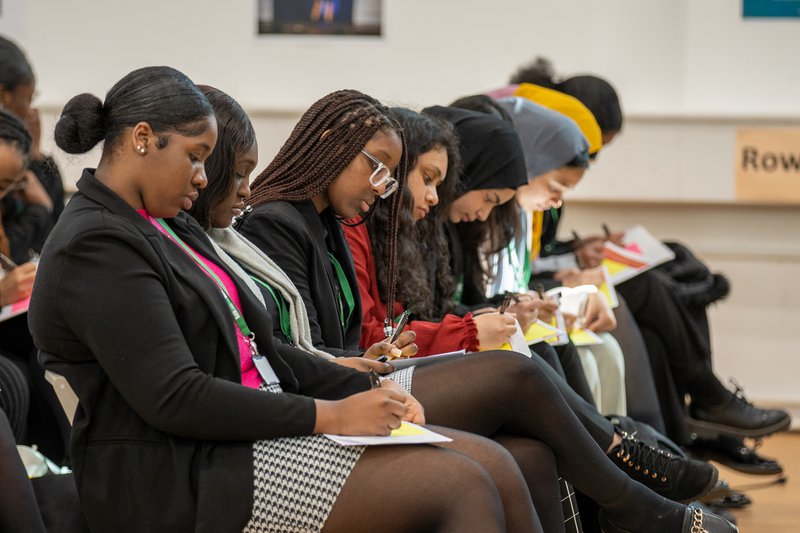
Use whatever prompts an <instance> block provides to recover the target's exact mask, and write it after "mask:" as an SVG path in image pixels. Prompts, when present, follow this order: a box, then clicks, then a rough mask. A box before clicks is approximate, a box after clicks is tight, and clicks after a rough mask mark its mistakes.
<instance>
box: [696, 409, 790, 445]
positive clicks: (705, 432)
mask: <svg viewBox="0 0 800 533" xmlns="http://www.w3.org/2000/svg"><path fill="white" fill-rule="evenodd" d="M686 424H687V426H688V427H689V431H690V432H691V433H692V436H693V437H701V438H704V439H716V438H719V437H721V436H728V437H749V438H753V439H757V438H761V437H768V436H769V435H772V434H773V433H778V432H779V431H785V430H787V429H789V426H791V425H792V419H791V418H790V417H786V418H785V419H783V420H780V421H778V422H775V423H774V424H772V425H771V426H766V427H761V428H753V429H745V428H737V427H734V426H726V425H724V424H715V423H713V422H705V421H703V420H698V419H696V418H692V417H691V416H688V415H687V416H686Z"/></svg>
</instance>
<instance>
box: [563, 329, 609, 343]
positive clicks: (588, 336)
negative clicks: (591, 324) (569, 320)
mask: <svg viewBox="0 0 800 533" xmlns="http://www.w3.org/2000/svg"><path fill="white" fill-rule="evenodd" d="M569 338H570V339H571V340H572V343H573V344H574V345H575V346H593V345H595V344H603V340H602V339H601V338H600V337H598V336H597V334H596V333H594V332H592V331H587V330H585V329H581V328H575V329H573V330H572V331H570V332H569Z"/></svg>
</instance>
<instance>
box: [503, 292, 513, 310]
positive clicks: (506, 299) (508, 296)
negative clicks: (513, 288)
mask: <svg viewBox="0 0 800 533" xmlns="http://www.w3.org/2000/svg"><path fill="white" fill-rule="evenodd" d="M513 297H514V295H513V294H511V293H510V292H507V293H506V295H505V297H504V298H503V303H501V304H500V314H501V315H502V314H503V313H505V312H506V309H508V306H509V305H511V300H512V299H513Z"/></svg>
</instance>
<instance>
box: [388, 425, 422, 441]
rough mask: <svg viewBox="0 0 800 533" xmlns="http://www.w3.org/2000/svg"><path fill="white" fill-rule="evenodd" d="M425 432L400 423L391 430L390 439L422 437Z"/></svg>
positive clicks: (416, 427)
mask: <svg viewBox="0 0 800 533" xmlns="http://www.w3.org/2000/svg"><path fill="white" fill-rule="evenodd" d="M424 434H425V430H424V429H422V428H421V427H419V426H412V425H411V424H406V423H405V422H400V427H399V428H397V429H393V430H392V434H391V436H392V437H413V436H416V435H424Z"/></svg>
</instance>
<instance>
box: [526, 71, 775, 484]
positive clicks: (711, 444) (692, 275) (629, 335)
mask: <svg viewBox="0 0 800 533" xmlns="http://www.w3.org/2000/svg"><path fill="white" fill-rule="evenodd" d="M556 78H557V77H556V74H555V70H554V68H553V66H552V65H551V64H550V63H549V62H548V61H546V60H542V59H537V61H536V62H534V63H533V64H531V65H530V66H527V67H523V68H521V69H520V71H518V73H517V74H516V75H515V80H516V82H528V83H534V84H537V85H541V86H544V87H549V88H552V89H555V90H557V91H562V92H564V93H567V94H569V95H571V96H573V97H575V98H577V99H578V100H580V101H581V102H582V103H583V104H585V105H586V106H587V107H588V108H589V109H590V110H591V111H592V113H593V114H594V116H595V117H596V119H597V122H598V124H599V126H600V128H601V130H602V135H603V141H604V145H605V144H608V142H610V141H611V139H613V138H614V137H615V136H616V135H617V134H619V132H620V131H621V129H622V125H623V115H622V109H621V106H620V102H619V97H618V95H617V92H616V91H615V90H614V88H613V86H612V85H611V84H610V83H609V82H608V81H607V80H604V79H603V78H600V77H597V76H593V75H583V76H573V77H570V78H567V79H564V80H563V81H559V80H557V79H556ZM551 214H552V215H553V216H552V218H551ZM562 216H563V212H562V209H561V208H559V209H558V210H557V211H553V212H551V213H547V214H546V216H545V224H544V225H545V232H544V239H543V240H544V242H546V243H547V244H545V245H544V246H543V252H544V254H546V255H550V254H553V255H557V254H567V253H571V252H574V254H575V256H576V258H577V260H578V263H579V264H580V265H581V266H582V267H584V268H592V267H594V266H596V265H599V264H600V262H601V261H602V259H603V245H604V242H605V241H610V242H613V243H615V244H617V245H622V244H623V243H622V237H623V233H622V232H615V231H611V230H610V229H609V228H608V227H607V226H605V224H602V227H603V234H601V235H594V236H589V237H586V238H584V239H580V241H563V242H561V241H556V239H555V235H556V231H557V226H558V221H559V220H560V218H561V217H562ZM598 225H601V224H598ZM665 244H667V245H668V246H669V247H670V248H671V249H672V250H673V251H674V252H675V254H676V259H674V260H672V261H670V262H668V263H666V264H664V265H660V266H659V267H657V270H659V271H660V272H662V273H665V274H666V275H667V276H669V278H670V280H671V285H673V286H675V287H678V289H677V292H678V294H679V298H680V299H681V300H682V302H683V304H684V306H685V308H686V310H687V311H688V312H686V313H683V320H686V321H688V322H694V323H695V325H696V329H698V330H699V331H700V335H701V337H705V339H704V340H705V345H706V346H710V338H709V334H708V331H709V325H708V317H707V314H706V307H707V306H708V305H709V304H711V303H713V302H715V301H719V300H721V299H723V298H724V297H725V296H727V294H728V292H729V284H728V281H727V279H726V278H725V276H723V275H722V274H718V273H712V272H711V271H710V270H709V269H708V267H706V265H704V264H703V263H702V262H701V261H700V260H698V259H697V258H696V257H695V256H694V254H693V253H692V252H691V250H689V249H688V248H687V247H686V246H684V245H683V244H679V243H674V242H669V243H665ZM584 275H587V276H592V275H593V274H592V273H591V272H589V273H585V274H584ZM576 283H580V281H576ZM640 283H645V282H644V281H642V282H640ZM649 283H652V282H649ZM624 285H625V284H623V287H624ZM625 290H627V289H625V288H623V291H625ZM644 293H645V294H649V295H650V296H649V297H652V295H653V294H654V291H649V292H648V291H644ZM628 296H631V295H630V294H629V295H628ZM649 297H648V298H649ZM648 301H649V300H648ZM640 302H641V300H640V299H638V298H633V299H632V303H634V304H639V303H640ZM666 306H667V307H671V305H670V304H666ZM652 307H653V308H654V309H656V310H657V309H659V308H661V307H663V305H657V304H653V306H652ZM655 312H656V313H657V312H658V311H655ZM637 314H639V315H644V314H645V313H644V312H643V311H642V310H641V309H637ZM676 316H677V315H676V314H675V313H663V314H662V315H661V316H660V317H659V318H658V320H660V321H668V320H672V319H674V318H675V317H676ZM639 320H644V324H645V326H643V330H644V331H643V332H644V334H645V335H646V336H647V347H644V346H643V344H644V342H643V340H642V336H641V334H640V333H639V331H638V328H635V329H636V331H633V330H634V328H632V327H630V324H629V323H628V321H627V319H624V320H623V326H625V327H623V328H621V329H620V330H618V331H617V332H615V336H616V337H617V338H618V339H619V341H620V344H622V345H623V346H624V348H625V353H626V354H628V353H631V354H632V353H634V352H635V351H637V350H638V351H641V352H645V353H647V351H648V350H649V357H651V358H653V361H654V364H655V365H656V367H657V372H656V373H655V379H656V380H659V382H660V383H659V388H660V390H661V391H662V398H663V401H662V410H663V413H664V417H665V418H666V419H667V421H668V423H667V426H668V427H669V429H670V433H671V434H672V435H673V437H674V438H676V439H678V440H682V441H683V440H684V439H685V438H686V433H687V431H686V427H685V423H684V416H685V409H683V408H682V407H681V406H682V404H683V402H681V401H677V399H678V398H679V397H680V398H682V397H683V395H684V393H683V392H682V391H683V390H684V387H681V386H679V387H678V388H677V390H676V388H675V385H674V383H675V381H676V380H675V379H674V378H673V377H672V376H669V374H671V373H672V372H673V370H672V369H670V364H669V361H670V358H671V355H670V354H671V353H672V351H671V349H666V348H665V345H664V344H663V342H662V341H661V340H658V339H656V338H654V335H653V332H652V329H653V328H652V327H651V326H650V325H647V324H651V322H652V320H651V319H646V318H639ZM655 329H656V330H658V326H657V327H656V328H655ZM694 344H695V346H694V348H691V349H692V350H693V351H695V352H697V353H699V354H702V356H703V357H704V358H706V359H708V358H710V350H708V349H707V348H703V346H702V342H696V343H694ZM684 348H686V347H684ZM636 374H637V375H641V374H642V372H636ZM678 381H681V378H678ZM711 388H712V389H714V388H716V387H711ZM699 399H700V402H703V401H705V400H704V399H702V398H699ZM734 403H735V402H734ZM727 411H728V413H727V415H720V414H719V413H715V414H714V415H713V417H712V418H713V419H716V420H711V423H712V424H717V425H719V421H720V420H721V419H722V418H725V417H728V418H739V419H740V420H739V422H738V424H742V423H744V424H745V425H746V424H747V423H746V422H745V421H744V420H743V418H746V417H747V416H748V415H749V416H752V417H753V418H756V417H758V415H759V413H758V411H757V410H756V411H750V412H749V413H748V412H747V410H746V409H741V406H738V407H737V406H736V405H734V404H729V405H728V408H727ZM762 414H763V413H762ZM701 416H708V415H707V414H706V413H702V415H701ZM703 422H707V420H704V421H703ZM751 423H752V422H751ZM696 429H697V428H694V430H696ZM719 429H720V428H719V427H718V428H717V429H716V430H712V431H710V432H708V434H709V436H712V435H714V434H715V433H718V432H719ZM741 431H742V430H741V428H731V427H728V428H727V429H724V431H723V432H722V433H724V434H722V435H721V436H719V437H718V438H714V437H711V438H709V439H694V440H693V441H692V442H693V445H694V447H695V449H696V450H698V449H699V451H700V452H701V453H702V452H706V451H710V452H711V453H712V454H713V456H715V457H717V458H718V459H720V460H722V461H723V462H724V463H725V464H728V465H732V466H733V467H734V468H745V469H747V470H748V471H753V470H756V471H760V472H763V473H770V472H772V473H774V472H778V471H780V466H779V465H778V464H777V463H776V462H775V461H772V460H768V459H765V458H763V457H761V456H759V454H757V453H756V451H755V450H754V449H751V448H749V447H747V446H746V445H745V444H744V442H743V440H742V438H741V437H736V436H733V435H736V434H741Z"/></svg>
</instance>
